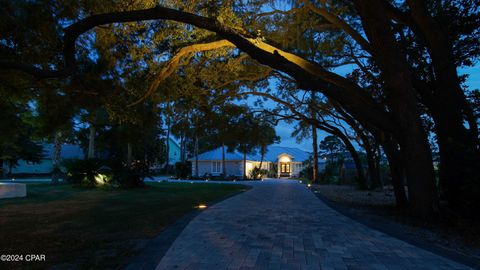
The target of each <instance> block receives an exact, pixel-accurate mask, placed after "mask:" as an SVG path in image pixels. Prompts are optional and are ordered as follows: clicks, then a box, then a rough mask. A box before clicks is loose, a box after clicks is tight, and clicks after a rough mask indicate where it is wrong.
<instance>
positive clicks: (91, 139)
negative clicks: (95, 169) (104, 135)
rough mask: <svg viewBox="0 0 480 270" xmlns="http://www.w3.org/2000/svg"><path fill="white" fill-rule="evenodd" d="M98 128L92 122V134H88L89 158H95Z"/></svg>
mask: <svg viewBox="0 0 480 270" xmlns="http://www.w3.org/2000/svg"><path fill="white" fill-rule="evenodd" d="M96 133H97V132H96V128H95V125H94V124H93V123H90V134H89V136H88V155H87V158H88V159H92V158H95V136H96Z"/></svg>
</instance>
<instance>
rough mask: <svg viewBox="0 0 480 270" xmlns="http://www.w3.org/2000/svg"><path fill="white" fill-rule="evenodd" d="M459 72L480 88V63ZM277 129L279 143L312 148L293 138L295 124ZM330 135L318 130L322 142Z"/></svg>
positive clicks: (280, 126)
mask: <svg viewBox="0 0 480 270" xmlns="http://www.w3.org/2000/svg"><path fill="white" fill-rule="evenodd" d="M351 70H352V67H348V66H346V67H343V68H342V69H339V70H336V72H337V73H339V74H341V75H344V74H347V73H349V72H350V71H351ZM458 73H459V74H462V75H463V74H468V79H467V82H466V84H467V85H468V87H469V88H470V89H471V90H473V89H480V64H477V65H475V66H474V67H470V68H462V69H459V70H458ZM275 130H276V132H277V135H279V136H280V137H281V142H280V144H279V145H282V146H287V147H296V148H300V149H302V150H305V151H311V150H312V142H311V140H303V141H302V142H300V143H297V141H296V139H295V138H292V137H291V136H290V135H291V134H292V132H293V126H292V125H289V124H286V123H284V122H280V123H279V124H278V125H277V126H276V127H275ZM326 136H328V134H327V133H325V132H323V131H321V130H319V131H318V141H319V142H320V141H321V140H322V139H323V138H324V137H326Z"/></svg>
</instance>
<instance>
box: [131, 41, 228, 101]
mask: <svg viewBox="0 0 480 270" xmlns="http://www.w3.org/2000/svg"><path fill="white" fill-rule="evenodd" d="M224 47H235V45H233V44H232V43H231V42H230V41H228V40H225V39H222V40H218V41H214V42H210V43H201V44H193V45H190V46H186V47H183V48H181V49H180V50H179V51H178V52H177V53H175V55H174V56H173V57H172V58H171V59H170V60H169V61H168V62H167V63H166V64H165V66H164V67H163V68H162V70H161V71H160V73H159V74H158V75H157V76H156V77H155V79H154V80H153V82H152V83H151V84H150V86H149V87H148V90H147V91H146V93H145V94H144V95H143V96H142V97H141V98H140V99H138V100H137V101H135V102H133V103H132V104H129V105H128V106H129V107H130V106H134V105H137V104H139V103H141V102H142V101H144V100H145V99H147V98H148V97H149V96H151V95H152V94H153V93H154V92H155V91H156V90H157V88H158V86H159V85H160V83H161V82H162V81H163V80H165V79H166V78H168V76H170V75H171V74H172V73H173V72H174V71H175V70H176V69H177V67H178V65H179V64H180V60H181V59H182V57H184V56H186V55H189V54H192V53H198V52H204V51H210V50H215V49H219V48H224Z"/></svg>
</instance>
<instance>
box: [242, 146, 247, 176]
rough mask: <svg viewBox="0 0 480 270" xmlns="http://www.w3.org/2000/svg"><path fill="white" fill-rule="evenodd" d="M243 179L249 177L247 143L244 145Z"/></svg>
mask: <svg viewBox="0 0 480 270" xmlns="http://www.w3.org/2000/svg"><path fill="white" fill-rule="evenodd" d="M243 179H247V145H244V146H243Z"/></svg>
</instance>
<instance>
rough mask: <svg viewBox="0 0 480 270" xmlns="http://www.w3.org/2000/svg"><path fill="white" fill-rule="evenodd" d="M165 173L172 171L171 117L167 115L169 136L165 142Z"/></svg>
mask: <svg viewBox="0 0 480 270" xmlns="http://www.w3.org/2000/svg"><path fill="white" fill-rule="evenodd" d="M165 152H166V157H165V174H168V173H169V171H170V117H168V115H167V138H166V143H165Z"/></svg>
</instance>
